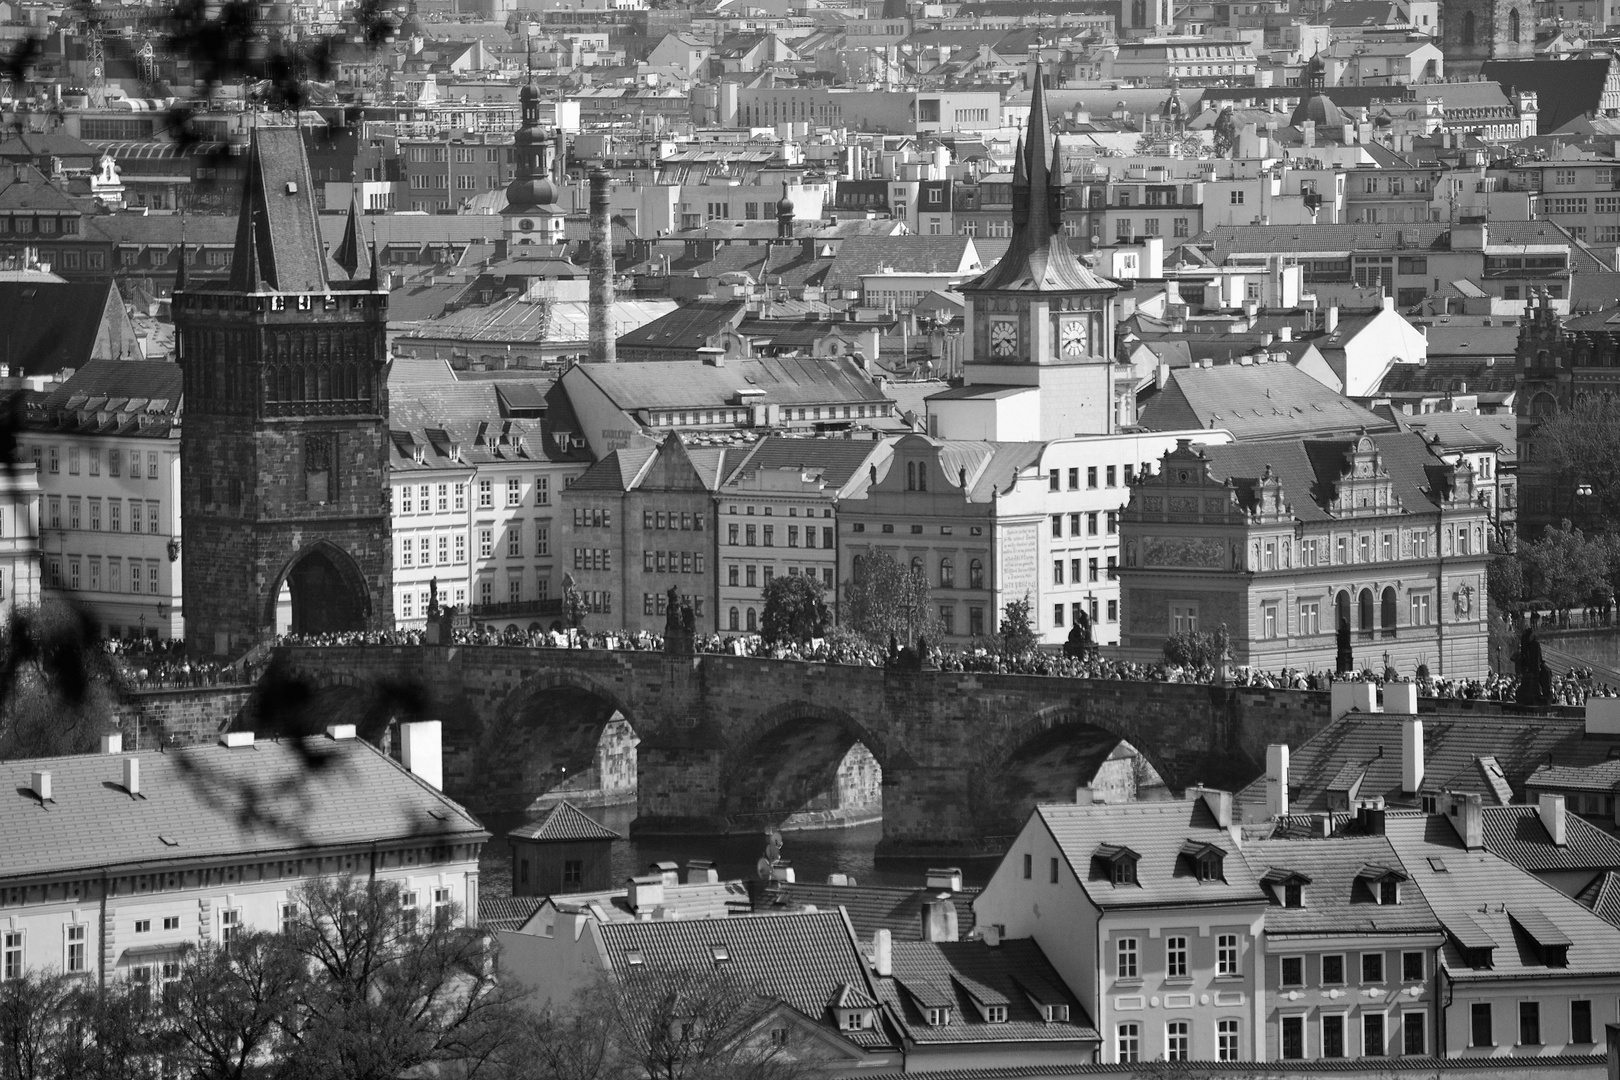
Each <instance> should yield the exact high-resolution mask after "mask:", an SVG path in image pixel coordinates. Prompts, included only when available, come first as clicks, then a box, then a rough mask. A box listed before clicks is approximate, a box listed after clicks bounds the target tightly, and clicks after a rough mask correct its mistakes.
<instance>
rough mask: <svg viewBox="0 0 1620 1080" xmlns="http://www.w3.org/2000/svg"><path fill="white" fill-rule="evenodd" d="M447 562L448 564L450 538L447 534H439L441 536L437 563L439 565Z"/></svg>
mask: <svg viewBox="0 0 1620 1080" xmlns="http://www.w3.org/2000/svg"><path fill="white" fill-rule="evenodd" d="M449 564H450V538H449V537H448V536H441V537H439V565H440V566H448V565H449Z"/></svg>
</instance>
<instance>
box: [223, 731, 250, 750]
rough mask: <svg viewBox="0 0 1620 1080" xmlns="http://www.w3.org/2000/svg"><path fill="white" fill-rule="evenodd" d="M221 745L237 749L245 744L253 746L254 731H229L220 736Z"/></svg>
mask: <svg viewBox="0 0 1620 1080" xmlns="http://www.w3.org/2000/svg"><path fill="white" fill-rule="evenodd" d="M219 745H221V746H228V747H230V748H231V749H232V750H237V749H240V748H241V747H244V746H252V745H253V732H251V731H227V732H226V733H225V734H224V735H223V736H222V737H221V738H220V740H219Z"/></svg>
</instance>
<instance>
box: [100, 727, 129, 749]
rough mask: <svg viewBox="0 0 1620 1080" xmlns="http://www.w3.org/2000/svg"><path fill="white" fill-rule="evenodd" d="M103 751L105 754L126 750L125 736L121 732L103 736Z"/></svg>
mask: <svg viewBox="0 0 1620 1080" xmlns="http://www.w3.org/2000/svg"><path fill="white" fill-rule="evenodd" d="M101 752H102V753H103V754H122V753H123V752H124V736H123V735H122V734H121V733H119V732H116V731H115V732H113V733H112V734H111V735H103V736H102V737H101Z"/></svg>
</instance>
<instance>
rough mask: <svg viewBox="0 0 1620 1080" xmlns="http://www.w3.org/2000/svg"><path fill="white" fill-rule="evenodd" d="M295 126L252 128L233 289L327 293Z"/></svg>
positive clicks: (233, 263) (321, 250) (323, 258)
mask: <svg viewBox="0 0 1620 1080" xmlns="http://www.w3.org/2000/svg"><path fill="white" fill-rule="evenodd" d="M313 189H314V185H313V183H312V182H311V180H310V174H309V160H308V158H307V157H306V156H305V152H304V137H303V133H302V132H301V131H300V130H299V129H297V128H290V127H287V128H271V127H261V128H255V129H254V130H253V141H252V143H251V145H250V147H249V150H248V164H247V177H246V180H245V181H244V183H243V191H242V206H241V210H240V212H239V214H238V217H237V223H236V248H235V252H234V254H233V255H232V257H231V284H230V287H231V289H232V291H234V292H255V291H260V290H262V289H265V288H268V289H273V290H276V291H279V292H324V291H325V290H326V287H327V281H326V262H327V259H326V252H325V249H324V248H323V247H322V246H321V230H320V226H319V225H318V224H317V222H316V217H315V196H314V190H313Z"/></svg>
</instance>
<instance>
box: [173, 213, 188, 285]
mask: <svg viewBox="0 0 1620 1080" xmlns="http://www.w3.org/2000/svg"><path fill="white" fill-rule="evenodd" d="M187 284H188V282H187V280H186V219H185V218H181V219H180V265H179V266H177V267H175V268H174V290H173V291H174V292H177V293H179V292H185V290H186V285H187Z"/></svg>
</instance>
